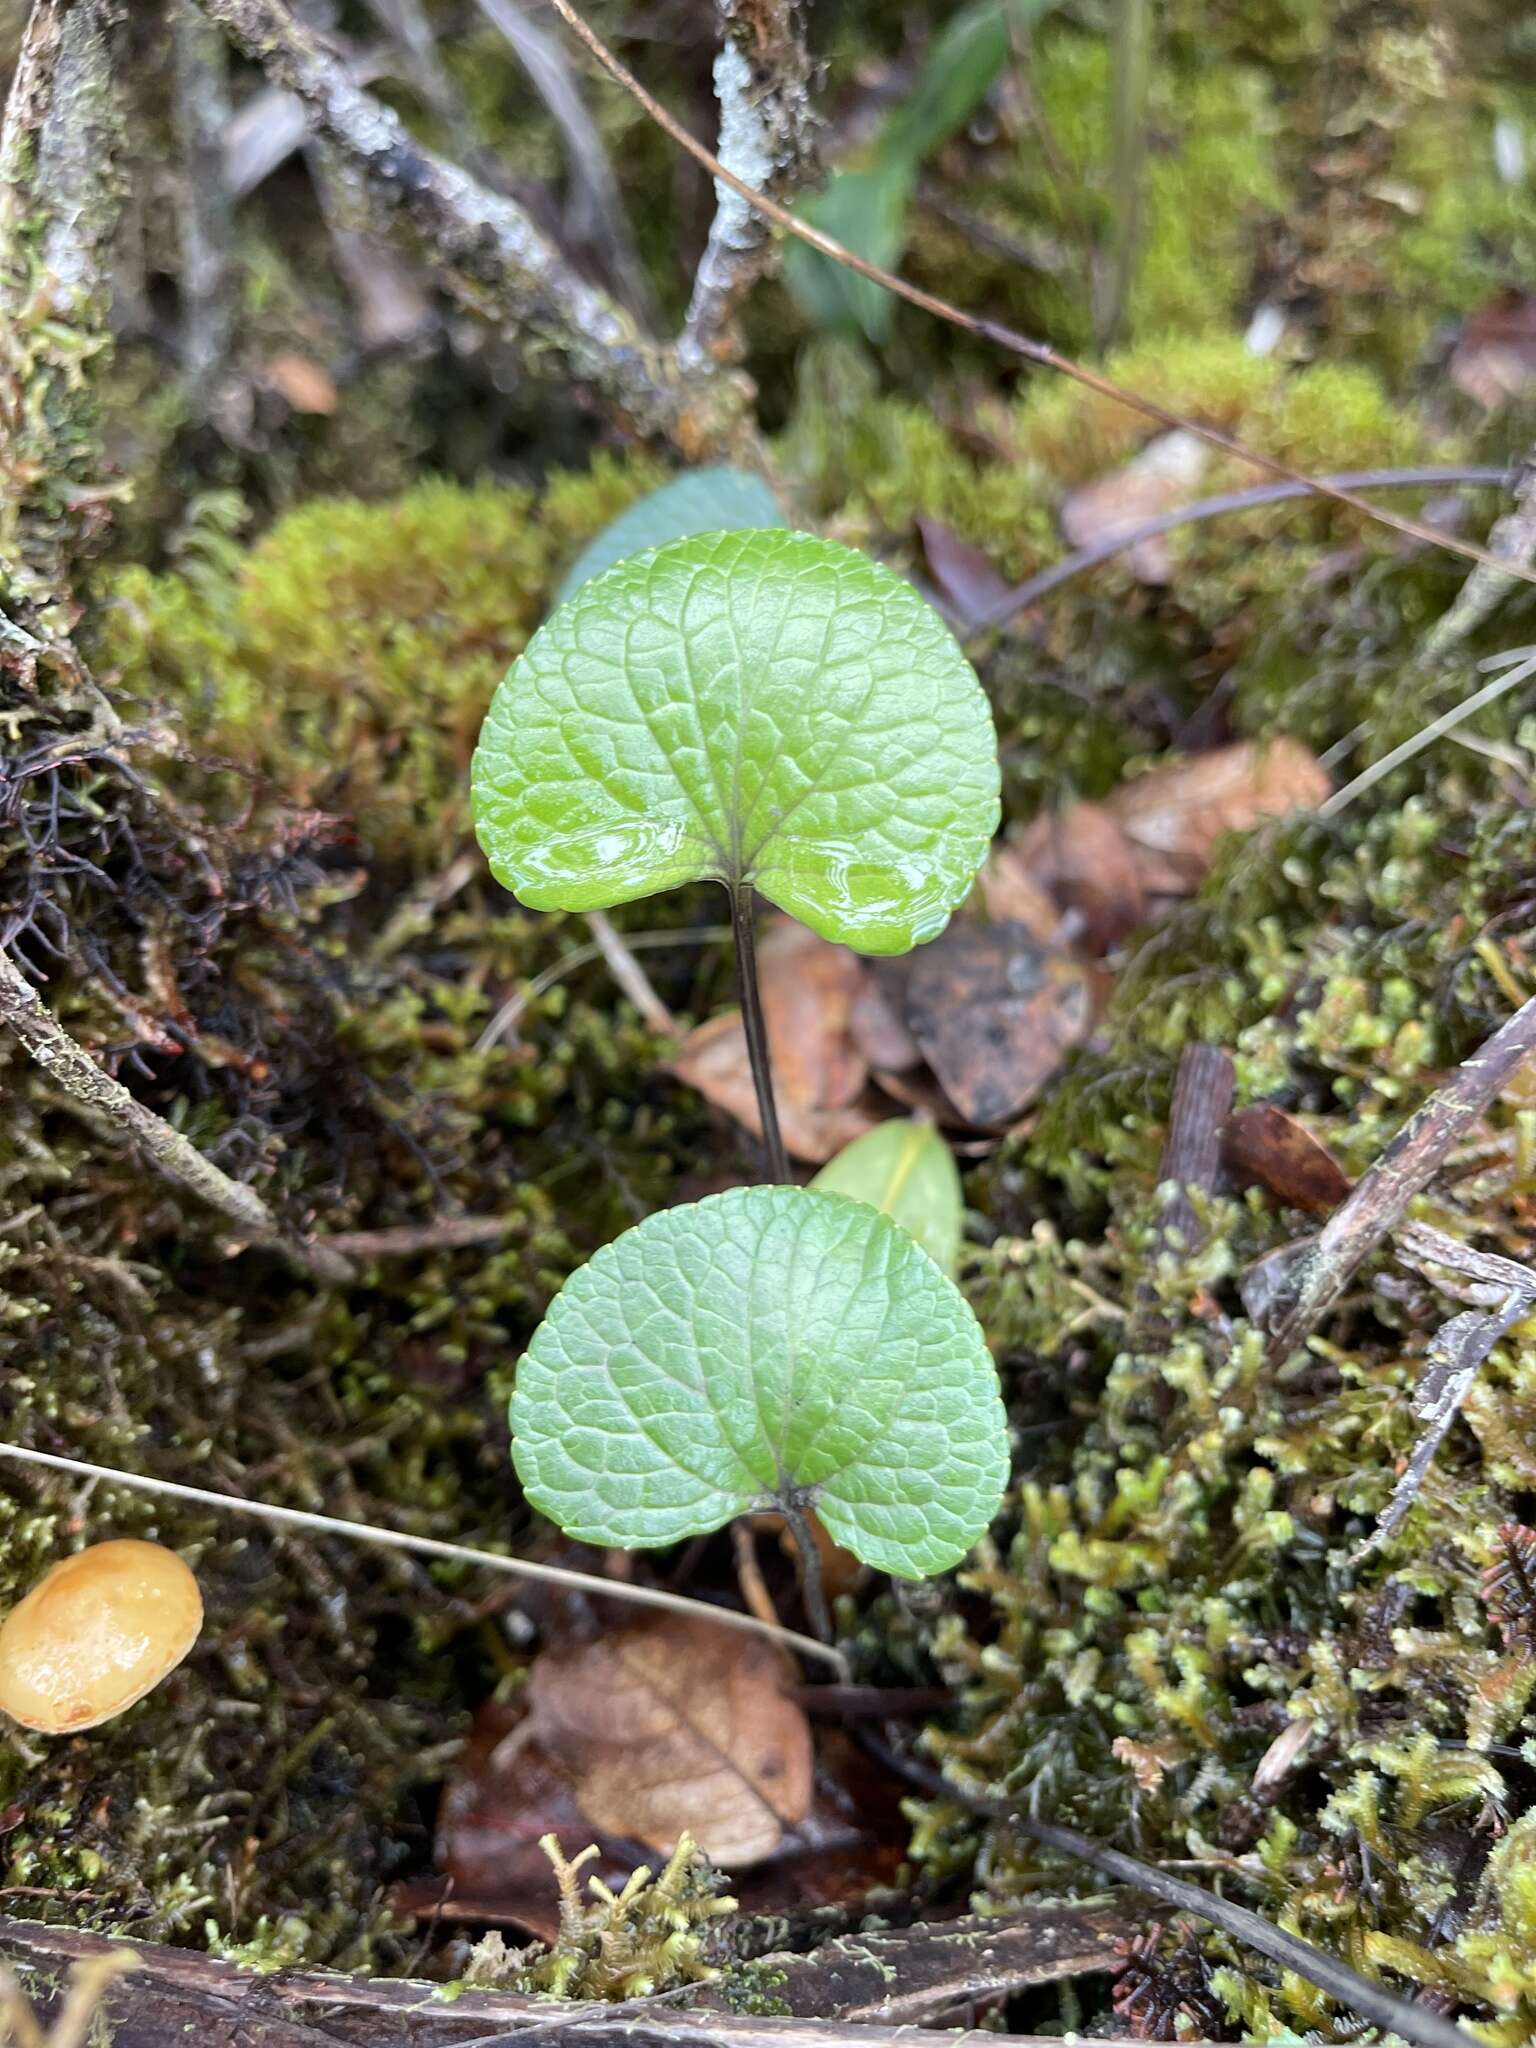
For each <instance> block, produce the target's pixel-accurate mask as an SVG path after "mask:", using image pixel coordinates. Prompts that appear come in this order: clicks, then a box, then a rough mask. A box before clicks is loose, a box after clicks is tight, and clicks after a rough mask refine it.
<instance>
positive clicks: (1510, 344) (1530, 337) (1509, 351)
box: [1448, 290, 1536, 412]
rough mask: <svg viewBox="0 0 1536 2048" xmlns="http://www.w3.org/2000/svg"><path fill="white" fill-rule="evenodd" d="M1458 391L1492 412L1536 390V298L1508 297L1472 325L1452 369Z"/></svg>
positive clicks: (1500, 296) (1482, 309) (1499, 297)
mask: <svg viewBox="0 0 1536 2048" xmlns="http://www.w3.org/2000/svg"><path fill="white" fill-rule="evenodd" d="M1448 372H1449V375H1450V379H1451V382H1452V383H1453V384H1454V385H1455V386H1456V389H1457V390H1458V391H1464V392H1465V393H1466V395H1467V396H1468V398H1471V399H1475V400H1476V401H1477V403H1478V404H1479V405H1481V406H1483V407H1485V408H1486V409H1487V410H1488V411H1489V412H1493V411H1496V410H1497V408H1498V407H1499V406H1501V405H1503V404H1505V403H1506V401H1507V400H1509V399H1511V398H1524V397H1526V396H1528V395H1529V394H1530V393H1531V392H1532V391H1533V390H1536V294H1533V293H1531V292H1522V291H1514V290H1509V291H1502V292H1498V293H1496V294H1495V295H1494V297H1493V298H1491V299H1490V300H1489V301H1488V302H1487V304H1486V305H1483V306H1479V307H1478V309H1477V311H1476V312H1475V313H1473V314H1472V315H1471V316H1470V317H1469V318H1468V320H1467V322H1466V325H1465V326H1464V327H1463V328H1462V330H1461V334H1460V336H1459V337H1458V339H1457V342H1456V346H1455V348H1454V349H1453V350H1452V351H1451V360H1450V363H1449V365H1448Z"/></svg>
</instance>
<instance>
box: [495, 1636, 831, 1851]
mask: <svg viewBox="0 0 1536 2048" xmlns="http://www.w3.org/2000/svg"><path fill="white" fill-rule="evenodd" d="M784 1682H785V1666H784V1662H783V1659H782V1657H781V1656H780V1654H779V1652H778V1651H777V1650H776V1649H775V1648H774V1647H773V1646H772V1645H771V1644H769V1643H765V1642H761V1641H757V1640H754V1639H753V1638H752V1637H749V1636H743V1635H740V1634H738V1633H736V1632H735V1631H734V1630H729V1629H723V1628H717V1627H714V1626H712V1625H711V1624H710V1623H709V1622H707V1621H704V1622H701V1621H695V1620H693V1619H692V1618H691V1617H686V1618H685V1617H682V1616H673V1615H661V1616H656V1617H653V1618H648V1619H646V1620H645V1621H642V1622H637V1623H632V1624H629V1625H627V1626H625V1627H624V1628H620V1629H614V1630H611V1631H610V1632H609V1633H608V1634H606V1635H603V1636H601V1637H599V1638H598V1639H597V1640H596V1641H593V1642H590V1643H583V1644H579V1645H576V1646H574V1647H572V1648H568V1649H554V1650H546V1651H545V1652H544V1653H543V1654H542V1655H541V1656H540V1657H539V1658H538V1659H537V1660H536V1661H535V1663H534V1666H533V1671H532V1673H531V1675H530V1677H529V1681H528V1719H529V1727H530V1730H531V1732H532V1736H533V1738H534V1739H535V1740H537V1741H538V1742H539V1743H540V1744H541V1746H542V1747H543V1748H544V1749H545V1750H547V1751H548V1753H549V1754H550V1755H551V1756H553V1757H554V1758H555V1759H556V1761H557V1762H558V1763H559V1764H560V1765H561V1767H562V1768H563V1769H564V1770H565V1771H566V1772H567V1773H568V1774H569V1776H570V1780H571V1783H572V1786H573V1787H574V1790H575V1794H576V1799H577V1803H578V1804H579V1806H580V1808H581V1810H582V1812H583V1813H584V1814H585V1815H586V1816H587V1818H588V1820H589V1821H591V1822H592V1824H593V1825H594V1826H595V1827H597V1828H599V1829H601V1830H602V1831H603V1832H604V1833H606V1834H610V1835H615V1836H633V1837H635V1838H636V1839H638V1840H639V1841H642V1842H644V1843H645V1844H646V1845H647V1847H648V1848H650V1849H653V1850H655V1851H657V1852H658V1853H660V1854H667V1853H669V1852H670V1851H671V1850H672V1849H674V1848H675V1847H676V1846H677V1842H678V1840H679V1838H680V1837H681V1836H682V1835H683V1834H684V1833H685V1832H686V1833H688V1834H691V1835H692V1836H693V1838H694V1840H695V1841H697V1842H698V1844H699V1846H700V1847H701V1848H702V1849H703V1851H704V1853H705V1855H706V1856H708V1857H709V1859H710V1861H711V1862H713V1863H718V1864H719V1865H721V1867H722V1868H724V1869H735V1868H740V1867H741V1866H742V1865H745V1864H751V1863H758V1862H761V1861H762V1860H763V1858H764V1857H767V1856H771V1855H773V1854H774V1852H775V1851H776V1850H777V1849H778V1848H779V1847H780V1845H781V1844H782V1843H783V1841H784V1837H785V1833H786V1830H789V1829H793V1828H795V1827H797V1826H798V1825H799V1824H800V1823H801V1822H802V1821H804V1820H805V1819H806V1817H807V1815H808V1814H809V1813H810V1810H811V1795H812V1789H813V1763H812V1754H811V1734H810V1727H809V1724H808V1723H807V1721H806V1718H805V1714H804V1712H803V1711H802V1709H801V1708H800V1707H799V1706H797V1705H796V1703H795V1702H794V1701H793V1700H792V1699H790V1698H789V1696H788V1694H787V1693H786V1692H785V1690H784Z"/></svg>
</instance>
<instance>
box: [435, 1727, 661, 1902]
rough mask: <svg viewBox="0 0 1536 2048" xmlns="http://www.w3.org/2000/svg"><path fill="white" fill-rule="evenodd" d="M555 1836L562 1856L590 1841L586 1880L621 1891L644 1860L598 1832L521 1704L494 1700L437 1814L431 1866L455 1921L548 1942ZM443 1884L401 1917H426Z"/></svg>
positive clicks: (634, 1847) (639, 1851) (637, 1847)
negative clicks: (518, 1930)
mask: <svg viewBox="0 0 1536 2048" xmlns="http://www.w3.org/2000/svg"><path fill="white" fill-rule="evenodd" d="M545 1834H552V1835H554V1836H555V1837H556V1839H557V1840H558V1841H559V1844H560V1847H561V1850H562V1851H563V1853H564V1854H565V1855H567V1856H575V1855H577V1854H578V1853H579V1852H580V1851H581V1850H582V1849H584V1848H586V1846H587V1844H588V1843H589V1842H596V1844H597V1847H598V1851H599V1860H598V1861H597V1862H596V1863H594V1864H593V1865H592V1866H591V1872H590V1874H591V1875H592V1876H594V1877H600V1878H601V1879H602V1880H603V1882H604V1883H605V1884H622V1883H623V1881H624V1879H625V1878H626V1877H627V1876H628V1875H629V1873H630V1871H632V1870H633V1869H634V1868H635V1867H636V1866H637V1865H638V1864H640V1863H643V1862H644V1861H645V1859H646V1854H647V1852H646V1849H645V1845H644V1844H643V1843H641V1842H639V1841H637V1840H635V1839H634V1838H633V1837H628V1838H625V1837H616V1836H609V1835H605V1834H602V1833H601V1832H600V1830H598V1829H596V1828H594V1827H593V1825H592V1822H591V1821H590V1820H589V1819H588V1818H587V1816H586V1814H585V1813H583V1812H582V1810H581V1807H580V1806H579V1805H578V1804H577V1801H576V1793H575V1790H574V1788H573V1786H572V1783H571V1780H570V1778H569V1777H568V1776H567V1775H566V1773H565V1771H564V1770H563V1768H562V1767H561V1765H560V1764H559V1762H558V1761H557V1760H556V1759H555V1758H554V1757H552V1756H551V1755H550V1753H549V1751H548V1750H547V1749H545V1748H544V1747H543V1746H542V1744H541V1743H540V1742H539V1741H538V1739H537V1737H536V1734H535V1732H534V1729H533V1727H532V1724H531V1723H530V1721H529V1719H528V1716H527V1713H526V1710H525V1707H524V1704H523V1703H522V1702H521V1701H518V1702H516V1703H515V1704H511V1705H504V1704H502V1703H500V1702H497V1701H492V1702H490V1703H489V1704H487V1705H486V1706H484V1707H482V1708H481V1709H480V1711H479V1713H478V1714H477V1715H476V1716H475V1725H474V1728H473V1729H472V1731H471V1733H470V1738H469V1741H468V1742H467V1743H466V1744H465V1746H464V1752H463V1755H462V1756H461V1757H460V1758H459V1761H458V1764H457V1766H456V1768H455V1770H454V1774H453V1776H452V1777H451V1778H450V1779H449V1781H448V1784H447V1786H446V1787H445V1789H444V1792H443V1796H442V1800H441V1802H440V1804H439V1807H438V1816H437V1866H438V1869H439V1870H440V1871H442V1872H443V1874H444V1875H445V1876H446V1877H447V1879H448V1880H449V1884H450V1886H451V1896H452V1899H453V1901H454V1904H455V1906H456V1908H457V1910H458V1912H459V1913H460V1914H463V1915H465V1916H467V1917H469V1918H473V1919H483V1920H498V1921H512V1922H514V1923H515V1924H516V1925H517V1926H519V1927H525V1928H526V1929H527V1930H528V1932H529V1933H530V1934H534V1935H537V1936H538V1938H539V1939H540V1940H541V1941H553V1940H554V1938H555V1932H556V1927H557V1924H558V1918H559V1914H558V1898H557V1895H556V1891H555V1885H554V1880H553V1878H552V1876H551V1874H550V1866H549V1858H548V1857H547V1856H546V1855H545V1854H544V1852H543V1850H542V1849H541V1848H540V1847H539V1838H540V1836H541V1835H545ZM440 1891H441V1886H440V1885H439V1886H436V1887H424V1888H423V1889H422V1894H421V1896H420V1897H417V1896H416V1895H415V1893H416V1888H415V1887H412V1888H411V1891H410V1892H409V1893H408V1894H407V1895H405V1896H403V1897H401V1898H400V1899H399V1901H398V1903H399V1905H400V1906H401V1909H402V1910H404V1911H408V1912H430V1911H434V1910H436V1908H437V1907H438V1905H439V1904H440V1899H439V1893H440Z"/></svg>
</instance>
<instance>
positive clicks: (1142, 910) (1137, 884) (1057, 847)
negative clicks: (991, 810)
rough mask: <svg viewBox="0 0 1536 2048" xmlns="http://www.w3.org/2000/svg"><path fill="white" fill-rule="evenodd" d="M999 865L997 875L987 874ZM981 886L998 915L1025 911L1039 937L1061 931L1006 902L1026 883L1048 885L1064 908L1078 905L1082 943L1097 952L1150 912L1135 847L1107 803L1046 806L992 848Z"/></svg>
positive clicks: (1050, 897)
mask: <svg viewBox="0 0 1536 2048" xmlns="http://www.w3.org/2000/svg"><path fill="white" fill-rule="evenodd" d="M994 871H995V872H996V875H997V876H998V878H999V879H998V881H990V880H989V877H991V876H992V875H993V874H994ZM982 887H983V889H984V890H985V891H986V897H987V908H988V909H989V910H990V911H991V912H992V914H993V916H994V917H997V916H1003V917H1007V916H1020V917H1021V921H1022V922H1023V923H1025V924H1027V925H1029V927H1030V929H1031V930H1032V931H1035V932H1036V936H1037V937H1040V938H1044V939H1049V938H1051V937H1054V936H1055V934H1054V933H1050V932H1041V931H1039V930H1038V928H1037V926H1036V924H1035V922H1034V920H1033V919H1031V918H1029V917H1027V916H1022V913H1021V912H1019V911H1010V910H1009V909H1008V908H1006V905H1007V904H1008V902H1009V901H1010V900H1018V901H1020V902H1023V901H1025V900H1027V899H1025V898H1024V897H1023V895H1022V890H1023V889H1024V888H1026V887H1027V888H1032V889H1033V890H1034V891H1035V892H1036V893H1037V894H1038V893H1039V892H1041V891H1043V892H1044V893H1045V895H1046V897H1047V899H1048V900H1049V901H1050V902H1052V903H1054V904H1055V906H1056V907H1057V909H1058V910H1061V911H1073V912H1075V913H1076V915H1077V918H1078V919H1079V921H1080V923H1081V927H1082V929H1081V933H1080V936H1081V939H1082V943H1083V946H1084V948H1085V950H1087V951H1088V952H1090V953H1095V954H1103V953H1108V952H1110V951H1112V950H1113V948H1114V947H1115V946H1117V945H1118V944H1119V943H1120V941H1121V940H1122V939H1124V938H1126V937H1128V936H1129V934H1130V933H1131V932H1133V931H1135V929H1136V927H1137V926H1138V925H1139V924H1142V923H1144V922H1145V920H1146V915H1147V892H1146V888H1145V886H1144V884H1143V882H1142V876H1141V862H1140V859H1139V857H1138V855H1137V851H1136V849H1135V847H1134V846H1133V845H1132V844H1131V842H1130V841H1129V840H1128V839H1127V838H1126V836H1125V833H1124V832H1123V831H1122V829H1121V827H1120V825H1119V824H1118V823H1117V822H1116V820H1115V819H1114V818H1113V817H1111V816H1110V814H1109V812H1108V811H1107V810H1105V808H1104V806H1103V805H1102V804H1088V803H1074V804H1068V805H1066V807H1065V808H1064V809H1062V810H1059V811H1045V812H1042V813H1041V815H1040V816H1039V817H1038V818H1036V819H1034V820H1033V821H1032V822H1031V823H1030V824H1029V825H1027V826H1026V827H1025V828H1024V830H1023V831H1022V832H1021V833H1020V834H1019V835H1018V837H1017V838H1016V839H1010V840H1009V841H1008V842H1007V843H1006V844H1005V845H1004V846H1003V847H1002V848H1000V849H999V851H998V853H997V854H996V855H994V857H993V860H992V862H991V863H990V864H989V866H988V868H987V870H986V872H985V874H984V875H983V877H982ZM1015 892H1018V893H1017V894H1015ZM1074 936H1079V934H1074Z"/></svg>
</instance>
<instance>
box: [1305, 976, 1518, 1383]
mask: <svg viewBox="0 0 1536 2048" xmlns="http://www.w3.org/2000/svg"><path fill="white" fill-rule="evenodd" d="M1533 1052H1536V996H1533V997H1532V998H1531V1000H1530V1001H1529V1002H1528V1003H1525V1004H1523V1005H1522V1006H1521V1007H1520V1008H1519V1009H1518V1010H1517V1011H1516V1012H1515V1014H1514V1016H1512V1017H1511V1018H1510V1019H1509V1020H1508V1022H1507V1023H1504V1024H1502V1025H1500V1027H1499V1029H1498V1030H1497V1031H1496V1032H1495V1033H1494V1034H1493V1036H1492V1038H1490V1039H1489V1040H1488V1041H1487V1043H1486V1044H1485V1045H1481V1046H1479V1047H1478V1049H1477V1051H1476V1052H1475V1053H1473V1054H1472V1056H1471V1058H1470V1059H1468V1060H1466V1061H1464V1062H1463V1064H1462V1065H1461V1066H1460V1067H1458V1068H1457V1070H1456V1072H1455V1073H1454V1074H1453V1075H1452V1076H1451V1078H1450V1080H1449V1081H1447V1082H1446V1084H1445V1086H1444V1087H1443V1088H1437V1089H1436V1090H1435V1092H1434V1094H1433V1095H1431V1096H1430V1098H1429V1100H1428V1101H1427V1102H1426V1103H1425V1104H1424V1105H1423V1107H1422V1108H1421V1109H1420V1110H1419V1111H1418V1112H1417V1114H1416V1115H1414V1116H1412V1117H1410V1118H1409V1120H1408V1122H1407V1123H1406V1124H1404V1126H1403V1128H1402V1129H1401V1130H1400V1131H1399V1132H1398V1134H1397V1136H1396V1137H1395V1138H1394V1139H1393V1140H1392V1143H1391V1144H1390V1145H1389V1146H1388V1147H1387V1149H1386V1151H1385V1152H1383V1154H1382V1155H1381V1157H1380V1158H1379V1159H1378V1160H1377V1161H1376V1163H1375V1165H1374V1166H1372V1167H1371V1168H1370V1169H1369V1170H1368V1171H1367V1172H1366V1173H1364V1174H1362V1175H1361V1177H1360V1179H1359V1181H1358V1182H1357V1183H1356V1186H1355V1189H1354V1192H1353V1193H1352V1194H1351V1195H1349V1196H1348V1197H1347V1199H1346V1200H1345V1201H1343V1202H1342V1203H1341V1204H1340V1205H1339V1207H1338V1208H1337V1209H1336V1210H1335V1211H1334V1213H1333V1214H1332V1216H1330V1217H1329V1219H1328V1221H1327V1223H1326V1224H1325V1225H1324V1227H1323V1229H1322V1232H1321V1233H1320V1235H1319V1237H1318V1239H1317V1242H1316V1244H1315V1245H1314V1246H1313V1247H1312V1249H1311V1251H1310V1252H1309V1253H1307V1255H1306V1256H1305V1258H1304V1259H1303V1260H1302V1262H1301V1266H1300V1271H1299V1273H1298V1276H1297V1279H1296V1281H1295V1283H1294V1284H1295V1295H1294V1298H1293V1299H1292V1301H1291V1304H1290V1306H1289V1307H1288V1308H1286V1309H1285V1310H1284V1311H1283V1312H1282V1315H1281V1319H1280V1321H1279V1323H1278V1324H1277V1326H1276V1328H1275V1331H1274V1334H1273V1336H1272V1337H1271V1339H1270V1343H1269V1352H1268V1357H1269V1363H1270V1365H1271V1367H1275V1366H1280V1365H1283V1364H1284V1363H1285V1361H1286V1360H1287V1359H1288V1358H1289V1357H1290V1356H1291V1354H1292V1353H1293V1352H1295V1351H1297V1350H1299V1349H1300V1348H1301V1346H1302V1345H1303V1344H1305V1342H1306V1341H1307V1338H1308V1337H1309V1336H1310V1334H1311V1332H1312V1330H1313V1328H1314V1327H1315V1326H1316V1324H1317V1321H1318V1319H1319V1318H1320V1317H1321V1316H1324V1315H1326V1314H1327V1313H1328V1311H1329V1309H1331V1308H1332V1307H1333V1306H1334V1304H1335V1303H1336V1302H1337V1301H1338V1300H1339V1298H1340V1296H1341V1295H1342V1294H1343V1292H1344V1290H1345V1288H1346V1287H1348V1285H1349V1283H1350V1281H1351V1280H1352V1279H1353V1278H1354V1276H1355V1274H1356V1273H1357V1272H1358V1271H1359V1270H1360V1267H1361V1266H1362V1265H1363V1264H1364V1262H1365V1260H1366V1259H1368V1258H1369V1257H1370V1255H1371V1253H1372V1252H1373V1251H1375V1250H1376V1248H1377V1247H1378V1246H1379V1245H1381V1244H1382V1243H1384V1242H1385V1240H1386V1238H1387V1235H1388V1233H1389V1232H1391V1231H1392V1230H1394V1229H1396V1227H1397V1225H1398V1224H1399V1223H1401V1222H1402V1220H1403V1218H1404V1216H1406V1215H1407V1213H1408V1205H1409V1203H1410V1202H1411V1201H1412V1200H1413V1198H1414V1196H1415V1195H1417V1194H1419V1193H1420V1192H1421V1190H1422V1189H1424V1188H1425V1187H1426V1186H1428V1184H1429V1181H1430V1179H1431V1178H1432V1176H1433V1175H1434V1174H1435V1173H1436V1172H1437V1171H1438V1170H1439V1168H1440V1167H1441V1166H1442V1165H1443V1164H1444V1162H1445V1160H1446V1158H1447V1157H1448V1155H1449V1154H1450V1152H1451V1150H1452V1148H1453V1147H1454V1146H1455V1145H1457V1144H1458V1143H1459V1142H1460V1141H1461V1139H1463V1138H1464V1137H1465V1136H1466V1134H1467V1132H1468V1131H1469V1130H1470V1129H1471V1128H1472V1126H1473V1124H1475V1123H1476V1122H1477V1120H1478V1118H1479V1117H1480V1116H1481V1115H1482V1114H1483V1113H1484V1111H1485V1110H1486V1109H1487V1108H1488V1106H1489V1104H1490V1103H1492V1101H1493V1100H1494V1098H1495V1097H1496V1096H1497V1095H1498V1093H1499V1091H1500V1089H1501V1088H1503V1086H1504V1085H1505V1083H1506V1082H1507V1081H1508V1080H1509V1078H1510V1076H1511V1075H1512V1074H1513V1073H1514V1072H1515V1069H1516V1068H1517V1067H1519V1066H1520V1065H1522V1064H1523V1062H1524V1061H1525V1060H1527V1059H1529V1058H1530V1056H1531V1054H1532V1053H1533Z"/></svg>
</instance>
